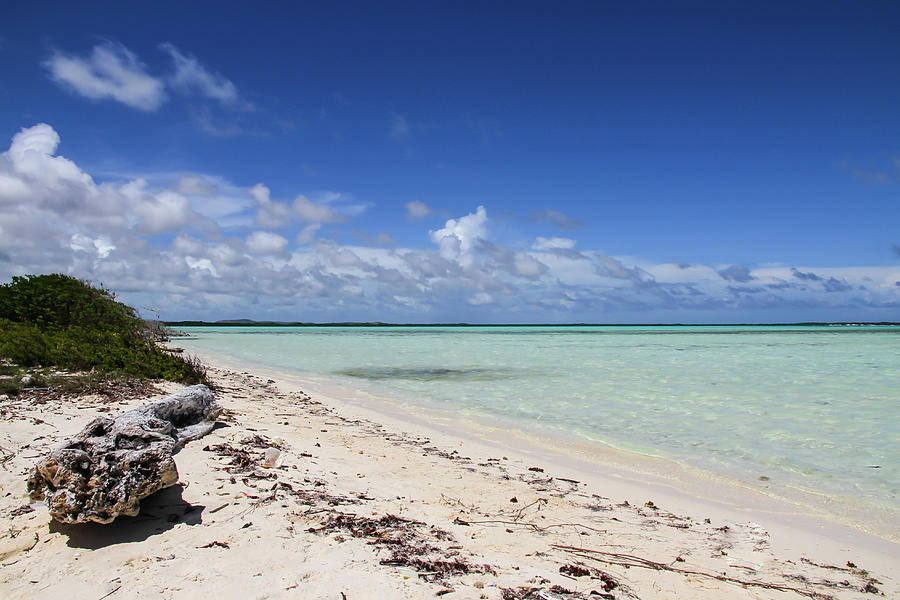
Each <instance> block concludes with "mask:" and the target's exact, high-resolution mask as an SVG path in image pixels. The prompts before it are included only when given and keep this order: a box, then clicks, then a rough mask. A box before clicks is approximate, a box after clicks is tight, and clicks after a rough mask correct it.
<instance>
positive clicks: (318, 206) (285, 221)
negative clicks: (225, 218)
mask: <svg viewBox="0 0 900 600" xmlns="http://www.w3.org/2000/svg"><path fill="white" fill-rule="evenodd" d="M250 194H251V195H252V196H253V198H254V199H255V200H256V216H255V218H256V222H257V223H258V224H259V225H261V226H263V227H272V228H280V227H288V226H290V225H292V224H294V223H295V222H297V221H303V222H306V223H309V224H320V225H321V224H322V223H343V222H345V221H348V220H349V219H350V217H349V216H348V215H347V214H344V212H343V211H342V210H335V209H334V208H332V207H331V206H330V204H329V203H330V202H333V201H335V200H338V199H340V198H342V196H341V195H340V194H337V193H334V192H325V193H324V194H322V200H320V201H318V202H314V201H312V200H310V199H309V198H307V197H306V196H304V195H303V194H299V195H298V196H297V197H296V198H295V199H294V202H293V203H292V204H290V205H289V204H287V203H286V202H281V201H278V200H272V198H271V191H270V190H269V188H267V187H266V186H264V185H263V184H261V183H258V184H256V185H255V186H253V187H252V188H250ZM342 208H343V209H344V210H347V212H361V210H362V209H361V208H359V206H347V207H342ZM310 231H315V230H310Z"/></svg>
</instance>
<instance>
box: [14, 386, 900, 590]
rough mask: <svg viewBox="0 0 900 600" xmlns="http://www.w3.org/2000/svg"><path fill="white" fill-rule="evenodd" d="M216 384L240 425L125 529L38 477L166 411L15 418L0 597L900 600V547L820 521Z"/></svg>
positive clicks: (183, 456)
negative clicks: (86, 432) (55, 496)
mask: <svg viewBox="0 0 900 600" xmlns="http://www.w3.org/2000/svg"><path fill="white" fill-rule="evenodd" d="M211 375H212V379H213V381H214V383H215V385H216V386H217V388H218V389H217V392H216V394H217V398H218V400H219V403H220V404H221V405H222V406H223V407H225V408H226V411H227V413H226V415H225V416H224V418H223V419H222V423H221V425H222V426H221V427H218V428H217V429H216V430H215V431H213V432H212V433H211V434H209V435H208V436H206V437H205V438H203V439H201V440H198V441H195V442H191V443H190V444H188V445H187V446H186V447H185V448H184V449H182V450H181V452H179V453H178V454H177V456H176V462H177V464H178V470H179V473H180V482H179V485H177V486H175V487H172V488H169V489H167V490H164V491H162V492H160V493H158V494H156V495H154V496H151V497H150V498H148V499H147V500H145V502H144V503H143V505H142V513H141V515H140V516H138V517H135V518H120V519H118V520H117V521H116V522H115V523H113V524H112V525H106V526H101V525H88V526H60V525H57V524H54V523H52V522H51V521H50V518H49V516H48V514H47V511H46V509H45V508H43V507H39V506H35V507H31V506H29V505H28V501H27V499H26V498H25V476H26V473H27V471H28V470H29V469H30V467H31V466H32V465H33V464H34V462H35V461H36V460H37V459H38V458H39V457H40V456H43V455H44V454H46V453H47V452H48V451H49V450H50V449H51V448H52V447H53V446H54V445H56V444H57V443H59V442H60V441H62V440H63V439H64V438H65V437H66V436H68V435H71V434H74V433H75V432H77V431H78V430H79V429H81V428H82V427H83V426H84V425H85V424H86V423H87V422H88V421H89V420H90V419H92V418H94V417H96V416H98V415H101V414H116V413H119V412H121V411H124V410H127V409H129V408H133V407H134V406H137V405H139V404H141V403H143V402H144V401H145V399H143V398H138V397H132V398H128V397H118V396H116V397H113V398H112V399H107V398H104V397H100V396H83V397H80V398H69V399H64V400H59V399H46V398H44V397H42V396H41V395H40V394H39V393H38V394H35V393H31V394H25V395H22V396H18V397H15V398H7V399H2V401H0V408H2V421H0V461H2V463H0V485H2V490H3V491H2V495H0V496H2V497H0V519H2V523H0V597H3V598H58V597H60V596H64V597H70V598H91V599H97V600H100V599H106V598H110V599H119V598H200V597H216V598H219V599H223V600H224V599H227V598H241V599H246V598H330V599H336V600H337V599H346V600H356V599H359V598H431V597H435V596H439V595H447V596H448V597H451V598H506V599H508V598H551V599H553V598H645V599H646V598H793V597H796V598H804V597H816V598H817V597H822V598H824V597H834V598H870V597H874V596H873V594H878V595H880V594H883V595H884V597H898V596H900V582H898V579H897V577H896V573H897V572H900V568H898V567H900V559H898V556H900V551H898V550H900V547H898V546H897V545H896V544H894V543H892V542H890V541H886V540H883V539H878V538H874V537H870V536H866V535H865V534H862V533H860V532H855V531H850V530H847V529H845V528H841V527H838V526H835V525H834V524H832V523H826V522H819V521H817V520H816V518H815V515H809V514H804V515H800V514H796V515H795V514H793V513H791V511H779V510H778V509H777V507H775V506H774V505H773V506H762V507H760V506H759V505H758V504H756V503H753V504H754V506H755V507H756V508H755V509H753V510H751V509H750V508H748V507H741V506H739V505H737V504H736V503H735V502H734V501H733V500H728V501H722V499H719V498H716V497H715V490H714V489H711V490H707V491H705V492H704V493H703V494H700V495H694V496H691V495H687V494H682V493H680V492H679V490H677V489H674V488H672V487H671V486H668V485H666V484H665V482H664V481H663V482H658V481H654V480H653V479H646V478H641V477H639V476H627V474H625V475H623V474H622V473H618V472H616V471H614V470H603V469H589V468H586V467H584V466H583V465H579V464H578V463H577V462H573V463H571V464H568V465H566V464H561V463H556V462H553V461H549V460H548V461H543V460H541V454H540V453H539V452H537V453H531V454H529V453H523V452H517V451H514V450H512V449H511V448H510V449H505V448H504V447H503V445H502V444H498V443H494V444H491V443H482V442H480V441H478V440H477V439H472V438H469V437H466V438H460V437H458V436H454V435H452V433H450V432H447V431H441V430H439V429H434V428H430V427H428V425H427V424H423V423H413V422H409V421H405V420H403V419H402V418H401V416H400V415H390V414H386V413H378V412H372V411H368V410H364V409H363V408H361V407H356V406H351V405H347V404H346V403H341V402H339V401H337V400H335V399H332V398H328V397H324V396H322V395H320V394H313V397H310V396H309V395H307V393H305V392H304V391H303V390H302V389H301V388H302V387H303V386H302V385H299V384H298V382H294V381H275V380H270V379H269V377H268V376H267V375H264V376H263V377H258V376H254V375H252V374H250V373H239V372H235V371H228V370H224V369H213V370H212V371H211ZM172 389H173V388H172V387H171V386H168V387H167V388H165V389H160V393H163V392H165V391H171V390H172ZM273 448H277V453H276V451H275V450H272V449H273ZM267 454H268V456H269V457H270V458H271V457H272V456H274V455H275V454H278V456H277V460H276V463H275V464H274V465H271V466H266V465H265V464H264V457H265V456H266V455H267ZM728 493H729V494H734V493H735V492H734V491H733V490H732V491H730V492H728ZM704 498H705V499H704ZM876 590H877V592H876Z"/></svg>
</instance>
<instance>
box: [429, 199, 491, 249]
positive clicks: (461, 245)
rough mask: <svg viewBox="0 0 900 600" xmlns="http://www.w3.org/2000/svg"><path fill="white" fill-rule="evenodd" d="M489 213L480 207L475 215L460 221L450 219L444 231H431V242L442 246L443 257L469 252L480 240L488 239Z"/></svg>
mask: <svg viewBox="0 0 900 600" xmlns="http://www.w3.org/2000/svg"><path fill="white" fill-rule="evenodd" d="M487 220H488V217H487V211H486V210H485V209H484V207H483V206H479V207H478V208H477V209H476V210H475V212H474V213H469V214H468V215H466V216H464V217H460V218H459V219H449V220H448V221H447V222H446V223H445V224H444V227H443V228H442V229H438V230H437V231H431V232H430V235H431V241H432V242H434V243H436V244H438V245H440V247H441V249H442V250H441V255H442V256H443V255H445V249H446V253H447V254H448V255H450V256H455V255H458V254H459V253H460V252H468V251H469V250H471V249H472V246H473V244H475V242H476V241H478V240H483V239H487Z"/></svg>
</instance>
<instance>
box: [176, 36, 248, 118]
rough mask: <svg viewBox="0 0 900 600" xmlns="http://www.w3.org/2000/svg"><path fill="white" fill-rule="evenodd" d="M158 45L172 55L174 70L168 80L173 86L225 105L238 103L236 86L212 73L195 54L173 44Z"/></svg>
mask: <svg viewBox="0 0 900 600" xmlns="http://www.w3.org/2000/svg"><path fill="white" fill-rule="evenodd" d="M159 47H160V49H161V50H162V51H164V52H166V53H167V54H168V55H169V56H171V57H172V62H173V63H174V69H175V70H174V73H172V75H171V77H170V78H169V81H170V82H171V85H172V86H173V87H174V88H176V89H178V90H180V91H182V92H185V93H195V94H200V95H201V96H206V97H207V98H212V99H213V100H218V101H219V102H220V103H222V104H224V105H227V106H236V105H238V103H239V100H240V98H239V96H238V90H237V87H235V85H234V84H233V83H232V82H231V81H229V80H228V79H227V78H225V77H223V76H222V75H220V74H219V73H213V72H212V71H210V70H209V69H207V68H206V67H205V66H204V65H202V64H201V63H200V61H199V60H197V58H196V57H195V56H192V55H190V54H185V53H183V52H182V51H181V50H179V49H178V48H176V47H175V45H174V44H171V43H169V42H166V43H163V44H160V46H159Z"/></svg>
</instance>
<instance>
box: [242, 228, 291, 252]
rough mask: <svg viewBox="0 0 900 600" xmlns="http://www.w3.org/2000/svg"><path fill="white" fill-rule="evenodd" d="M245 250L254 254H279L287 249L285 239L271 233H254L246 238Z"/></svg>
mask: <svg viewBox="0 0 900 600" xmlns="http://www.w3.org/2000/svg"><path fill="white" fill-rule="evenodd" d="M246 243H247V248H249V249H250V252H253V253H254V254H281V253H282V252H284V249H285V248H287V245H288V241H287V239H285V238H283V237H281V236H280V235H278V234H277V233H272V232H271V231H254V232H253V233H251V234H250V235H248V236H247V239H246Z"/></svg>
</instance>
